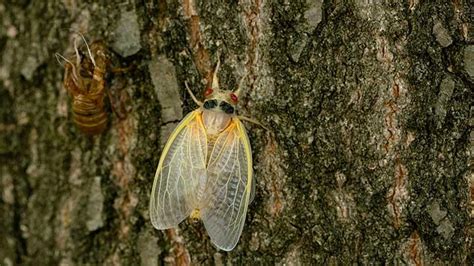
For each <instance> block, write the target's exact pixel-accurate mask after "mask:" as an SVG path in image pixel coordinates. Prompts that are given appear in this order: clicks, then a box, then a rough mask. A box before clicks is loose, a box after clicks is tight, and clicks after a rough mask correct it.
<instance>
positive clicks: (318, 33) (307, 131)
mask: <svg viewBox="0 0 474 266" xmlns="http://www.w3.org/2000/svg"><path fill="white" fill-rule="evenodd" d="M472 12H473V5H472V3H469V0H453V1H419V0H409V1H376V0H374V1H369V0H357V1H356V0H354V1H342V0H325V1H323V0H312V1H311V0H307V1H283V0H282V1H266V0H241V1H197V0H196V1H192V0H182V1H171V0H168V1H165V0H157V1H124V2H120V1H117V2H114V1H86V2H83V1H28V0H24V1H9V0H7V1H3V2H1V3H0V22H1V27H0V51H1V53H0V62H1V65H0V163H1V165H0V265H57V264H60V265H83V264H87V265H92V264H100V265H104V264H105V265H109V264H112V265H138V264H141V265H156V264H160V265H162V264H171V265H186V264H190V263H192V264H217V265H222V264H229V265H231V264H244V265H255V264H257V265H258V264H262V265H268V264H277V263H278V264H288V265H309V264H313V265H321V264H330V265H348V264H355V263H357V264H359V263H360V264H390V265H391V264H397V265H400V264H409V265H445V264H452V265H472V264H473V263H474V262H473V261H474V258H473V253H472V250H473V246H472V244H473V234H474V224H473V217H474V214H473V213H474V211H473V202H474V177H473V173H472V154H473V152H474V149H473V142H474V133H473V132H472V128H473V124H474V108H473V107H472V103H473V88H474V86H473V85H474V35H473V16H472V14H473V13H472ZM71 30H73V31H79V32H82V33H83V34H84V35H85V37H86V38H87V39H88V40H89V41H93V40H103V41H104V42H105V43H106V44H107V46H108V47H109V48H110V49H111V50H112V51H113V52H114V53H115V54H116V57H117V59H116V62H115V63H116V64H117V65H118V66H121V67H126V66H133V67H131V68H130V69H129V71H128V72H126V73H125V74H124V75H123V76H124V77H125V79H126V84H127V85H126V87H125V88H123V89H121V92H120V93H121V95H122V100H121V102H122V104H124V105H125V110H126V117H125V118H119V117H118V116H117V115H115V114H114V112H112V108H111V106H110V104H108V105H107V107H106V108H107V112H108V117H109V119H110V120H109V125H108V128H107V130H106V131H105V132H104V133H102V134H100V135H97V136H95V137H87V136H85V135H84V134H82V133H81V132H80V131H79V130H78V129H77V128H76V127H75V126H74V124H73V122H72V113H71V102H70V97H69V95H68V94H67V92H66V90H65V89H64V88H63V86H62V81H63V74H64V69H63V67H62V66H61V65H60V64H59V63H58V62H57V61H56V58H55V56H54V54H55V53H60V54H68V53H71V52H72V51H73V47H72V36H73V35H74V32H73V31H71ZM219 53H220V55H221V57H220V58H221V60H222V62H221V63H222V68H221V71H220V72H219V78H220V84H221V87H223V88H228V89H233V88H236V87H237V85H238V83H239V81H240V79H241V78H242V77H244V76H245V77H247V79H246V81H245V83H244V90H243V94H242V96H241V98H240V110H239V112H240V114H242V115H245V116H247V117H252V118H254V119H257V120H258V121H260V122H261V123H262V124H264V125H265V126H267V127H268V128H269V130H268V131H267V130H265V129H263V128H261V127H259V126H257V125H255V124H251V123H247V124H246V126H247V130H248V132H249V136H250V139H251V144H252V147H253V156H254V171H255V178H256V181H257V186H256V188H257V190H256V197H255V200H254V201H253V203H252V204H251V205H250V207H249V211H248V214H247V219H246V224H245V227H244V231H243V234H242V236H241V238H240V241H239V243H238V245H237V247H236V248H235V249H234V250H233V251H231V252H223V251H218V250H217V249H216V248H214V247H213V246H212V245H211V243H210V241H209V239H208V236H207V234H206V231H205V228H204V227H203V225H202V224H201V223H192V222H191V221H188V220H186V221H185V222H183V223H182V224H180V226H179V229H177V230H168V231H166V232H161V231H157V230H155V229H154V228H153V227H152V225H151V222H150V220H149V214H148V201H149V193H150V191H151V186H152V182H153V177H154V174H155V170H156V167H157V165H158V160H159V157H160V154H161V149H162V147H163V145H164V143H165V142H166V139H167V137H168V136H169V134H170V132H171V130H172V129H173V128H174V127H175V126H176V125H177V123H178V122H179V120H180V119H181V118H182V117H183V115H184V114H186V113H188V112H190V111H192V110H193V109H194V108H196V105H195V104H194V103H193V101H192V100H191V98H190V97H189V95H188V94H187V93H186V90H185V85H184V84H185V82H187V83H188V84H189V85H190V87H191V88H192V90H193V91H194V93H195V94H196V95H197V96H198V98H201V99H202V92H203V90H204V88H205V85H206V82H208V80H209V73H210V71H211V70H212V68H213V66H214V65H215V63H216V62H217V56H218V54H219ZM115 81H116V80H115ZM115 81H113V82H115ZM112 84H113V83H112Z"/></svg>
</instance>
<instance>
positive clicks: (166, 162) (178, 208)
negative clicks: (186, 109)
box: [150, 110, 207, 229]
mask: <svg viewBox="0 0 474 266" xmlns="http://www.w3.org/2000/svg"><path fill="white" fill-rule="evenodd" d="M206 156H207V138H206V132H205V130H204V127H203V125H202V121H201V115H200V111H199V110H196V111H194V112H192V113H190V114H189V115H187V116H186V117H185V118H184V119H183V121H181V123H180V124H179V125H178V126H177V127H176V129H175V130H174V131H173V133H172V134H171V136H170V138H169V140H168V142H167V143H166V145H165V147H164V149H163V153H162V155H161V158H160V162H159V164H158V168H157V169H156V174H155V180H154V181H153V189H152V191H151V197H150V219H151V222H152V224H153V226H154V227H155V228H157V229H167V228H171V227H176V226H177V225H178V224H179V223H180V222H182V221H183V220H184V219H185V218H186V217H187V216H189V215H190V213H191V212H192V210H193V209H194V208H195V206H196V205H197V199H196V194H197V193H196V191H197V186H198V184H199V182H200V181H199V180H202V179H203V178H205V175H206V170H205V169H206Z"/></svg>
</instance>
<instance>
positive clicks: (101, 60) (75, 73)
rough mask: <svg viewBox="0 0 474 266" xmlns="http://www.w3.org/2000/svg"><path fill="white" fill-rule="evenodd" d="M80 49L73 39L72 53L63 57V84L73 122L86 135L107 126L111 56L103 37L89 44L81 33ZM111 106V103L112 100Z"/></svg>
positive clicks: (59, 56)
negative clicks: (108, 80) (68, 95)
mask: <svg viewBox="0 0 474 266" xmlns="http://www.w3.org/2000/svg"><path fill="white" fill-rule="evenodd" d="M78 35H79V36H80V37H81V39H82V40H83V41H84V43H85V48H86V51H85V53H83V52H82V51H81V50H80V49H79V47H78V45H77V41H78V38H75V40H74V51H75V55H74V56H71V57H69V58H65V57H63V56H62V55H60V54H56V57H57V58H58V61H59V60H60V58H61V59H62V60H64V61H65V62H66V63H65V65H64V67H65V73H64V81H63V86H64V88H65V89H66V90H67V91H68V93H69V94H70V95H71V97H72V113H73V120H74V123H75V124H76V126H77V127H78V128H79V129H80V130H81V131H82V132H83V133H85V134H86V135H96V134H100V133H102V132H103V131H104V130H105V128H106V127H107V112H106V109H105V106H104V98H105V93H106V92H107V91H106V76H107V74H108V72H110V67H109V66H110V56H109V52H108V50H107V47H106V45H105V44H104V43H103V42H102V41H94V42H93V43H92V44H91V45H90V47H89V45H88V44H87V42H86V40H85V38H84V36H82V35H81V34H78ZM112 106H113V104H112Z"/></svg>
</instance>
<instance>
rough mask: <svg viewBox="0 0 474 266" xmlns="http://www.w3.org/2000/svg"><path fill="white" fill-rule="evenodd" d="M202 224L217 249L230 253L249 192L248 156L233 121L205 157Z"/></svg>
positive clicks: (245, 142)
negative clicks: (205, 177) (205, 179)
mask: <svg viewBox="0 0 474 266" xmlns="http://www.w3.org/2000/svg"><path fill="white" fill-rule="evenodd" d="M207 175H208V182H207V185H206V198H205V204H204V207H203V208H202V210H201V212H202V220H203V222H204V226H205V227H206V230H207V232H208V234H209V236H210V238H211V241H212V243H213V244H214V245H216V246H217V247H218V248H220V249H223V250H227V251H229V250H232V249H233V248H234V247H235V245H236V244H237V242H238V241H239V238H240V235H241V233H242V229H243V226H244V223H245V216H246V214H247V208H248V205H249V202H250V194H251V190H252V183H253V181H252V179H253V170H252V153H251V149H250V142H249V139H248V136H247V133H246V132H245V128H244V126H243V124H242V123H241V122H240V121H239V120H238V119H236V118H233V120H232V122H231V124H230V125H229V127H227V129H226V130H225V131H224V132H222V133H220V135H219V136H218V138H217V139H216V141H215V144H214V147H213V149H212V152H211V154H210V156H209V162H208V167H207Z"/></svg>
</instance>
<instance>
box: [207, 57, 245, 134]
mask: <svg viewBox="0 0 474 266" xmlns="http://www.w3.org/2000/svg"><path fill="white" fill-rule="evenodd" d="M219 65H220V61H218V62H217V65H216V68H215V70H214V73H213V75H212V82H211V86H210V87H208V88H207V89H206V90H205V91H204V97H205V100H204V103H203V105H202V108H203V109H204V111H203V122H204V126H205V127H206V129H208V133H210V134H216V133H219V132H221V131H222V130H224V129H225V128H226V127H227V126H228V124H229V122H230V121H231V118H232V117H233V116H235V115H236V108H237V104H238V102H239V96H238V94H239V91H240V85H241V84H242V82H240V83H241V84H240V85H239V89H237V90H236V91H235V92H234V91H228V90H221V89H220V88H219V79H218V77H217V72H218V71H219Z"/></svg>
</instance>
